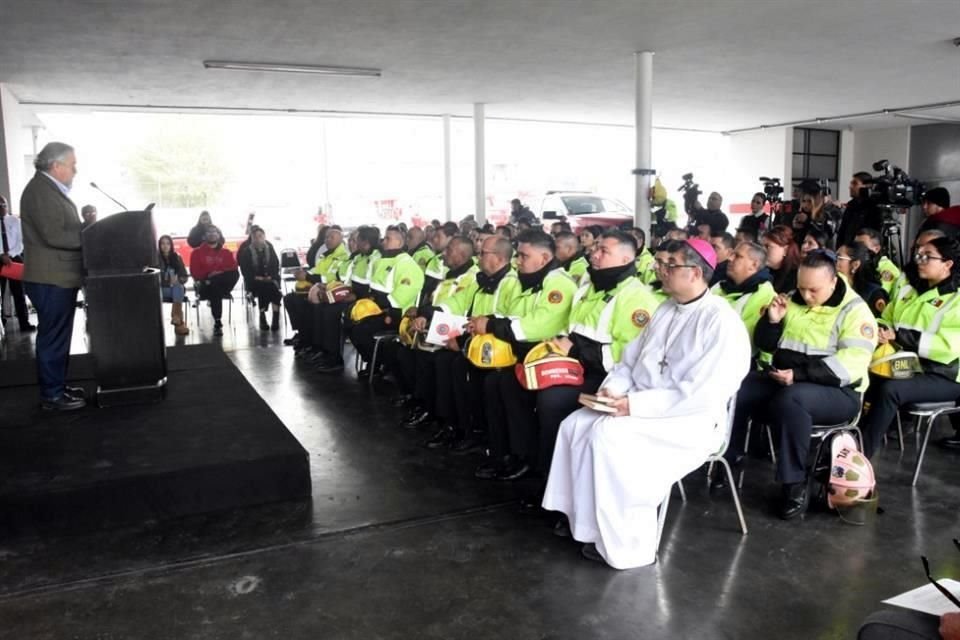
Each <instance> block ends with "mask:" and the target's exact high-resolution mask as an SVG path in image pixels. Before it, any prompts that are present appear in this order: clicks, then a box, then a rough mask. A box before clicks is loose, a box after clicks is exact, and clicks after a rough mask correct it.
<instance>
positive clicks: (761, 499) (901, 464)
mask: <svg viewBox="0 0 960 640" xmlns="http://www.w3.org/2000/svg"><path fill="white" fill-rule="evenodd" d="M203 315H204V316H205V317H204V319H203V322H202V326H201V328H200V330H199V331H197V330H196V328H194V332H193V333H192V334H191V335H190V336H189V337H187V339H186V341H185V342H186V343H187V344H191V343H195V342H201V341H209V340H211V339H212V338H211V329H212V328H211V326H210V322H209V316H208V315H207V312H206V310H203ZM192 319H193V317H191V320H192ZM15 324H16V323H15V322H12V323H9V326H15ZM168 329H169V328H168ZM227 329H228V331H227V335H226V336H224V338H223V339H222V344H223V345H224V349H225V350H227V351H228V353H229V355H230V357H231V358H232V359H233V360H234V362H235V363H236V364H237V366H238V367H239V368H240V369H241V371H243V373H244V374H245V375H246V376H247V378H248V379H249V380H250V382H251V383H252V385H253V386H254V387H255V388H256V389H257V391H258V392H259V393H260V394H261V395H262V396H263V397H264V398H265V399H266V400H267V401H268V402H269V403H270V404H271V406H272V407H273V408H274V410H275V411H276V413H277V414H278V415H279V416H280V418H281V419H282V420H283V421H284V422H285V423H286V424H287V426H288V427H289V428H290V429H291V431H292V432H293V433H294V435H296V436H297V438H298V439H299V440H300V441H301V443H303V445H304V446H305V447H306V448H307V450H308V451H309V452H310V454H311V465H312V477H313V500H312V502H310V503H309V504H280V505H266V506H263V507H258V508H254V509H248V510H244V511H239V512H231V513H218V514H212V515H209V516H203V517H195V518H189V519H184V520H179V521H174V522H166V523H148V524H146V525H144V526H141V527H138V528H131V529H124V530H112V531H105V532H101V533H96V534H86V535H77V536H71V537H60V538H55V539H54V538H46V539H17V540H0V560H2V562H0V621H2V622H0V638H7V637H10V638H38V639H39V638H104V639H106V638H267V637H281V638H494V637H497V638H628V637H630V638H695V637H696V638H772V637H776V638H798V639H800V638H803V639H809V638H818V639H820V638H852V637H854V636H855V633H856V629H857V627H858V625H859V622H860V621H861V620H862V619H863V618H864V617H865V616H866V615H867V614H868V613H870V612H871V611H873V610H875V609H877V608H880V607H881V605H880V601H881V600H882V599H884V598H887V597H889V596H891V595H894V594H897V593H900V592H902V591H905V590H907V589H910V588H913V587H916V586H920V585H922V584H924V582H925V579H924V577H923V571H922V567H921V565H920V560H919V556H920V555H921V554H925V555H927V556H928V558H930V560H931V563H932V566H933V570H934V574H935V575H937V576H940V577H947V576H951V577H956V576H958V575H960V554H958V553H957V552H956V549H955V548H954V547H953V545H952V543H951V538H953V537H955V536H956V535H957V533H958V530H960V527H958V524H960V523H958V517H957V509H956V506H955V505H956V501H955V495H956V494H955V491H954V487H955V486H956V485H957V482H958V480H960V470H958V467H957V464H956V463H957V460H958V458H957V454H955V453H952V452H946V451H942V450H939V449H936V448H931V450H930V452H929V453H928V458H927V461H926V463H925V466H924V475H923V476H922V477H921V481H920V484H919V486H918V487H917V488H916V489H912V488H911V487H910V486H909V480H910V472H911V471H912V466H913V461H914V459H915V455H916V447H915V444H914V443H913V441H912V440H911V441H910V442H909V443H908V445H907V450H906V453H905V454H903V455H902V456H901V455H900V453H899V452H898V451H897V450H896V448H895V447H890V448H888V449H887V450H885V451H884V452H883V453H882V454H881V455H880V456H878V458H877V460H876V461H875V466H876V468H877V472H878V474H879V477H880V487H881V495H882V499H881V504H882V506H883V508H884V510H885V513H883V514H882V515H881V516H879V517H878V519H877V521H876V522H875V523H874V524H873V525H871V526H867V527H852V526H848V525H844V524H842V523H841V521H840V520H839V519H838V518H837V516H835V515H832V514H828V513H822V512H815V513H810V514H808V515H807V516H806V517H805V518H804V519H803V520H802V521H797V522H790V523H785V522H781V521H780V520H777V519H776V518H775V517H774V516H773V515H772V513H771V509H770V506H769V501H770V498H771V497H772V496H773V495H774V494H775V493H776V487H775V486H774V485H773V483H772V467H771V465H770V464H769V462H766V461H763V460H752V461H751V464H750V467H749V470H748V474H747V477H746V481H745V488H744V497H743V499H744V506H745V510H746V517H747V523H748V525H749V526H750V533H749V535H747V536H746V537H743V536H741V535H740V532H739V529H738V525H737V522H736V516H735V513H734V511H733V506H732V503H731V501H730V500H729V497H728V496H726V495H723V496H718V497H713V498H711V497H710V496H709V495H708V492H707V491H706V487H705V474H704V473H703V472H697V473H695V474H692V475H691V476H689V477H688V479H687V481H686V487H687V490H688V494H689V496H688V498H689V499H688V501H687V503H686V504H682V503H681V502H680V499H679V497H675V499H674V501H673V503H672V504H671V507H670V512H669V516H668V518H667V529H666V532H665V534H664V543H663V548H662V554H661V559H660V561H659V562H658V564H656V565H654V566H652V567H647V568H642V569H635V570H632V571H626V572H617V571H614V570H611V569H607V568H605V567H602V566H599V565H596V564H593V563H590V562H588V561H586V560H582V559H581V558H580V557H579V555H578V545H576V544H575V543H573V542H571V541H570V540H564V539H559V538H557V537H555V536H553V535H551V532H550V525H551V524H552V522H551V521H550V519H549V518H546V517H544V516H543V515H540V514H532V515H531V514H525V513H522V512H521V511H520V509H519V507H518V498H519V496H521V495H523V494H524V493H525V492H526V491H529V490H530V489H531V487H532V484H531V483H530V482H527V483H517V484H505V483H491V482H488V481H487V482H484V481H479V480H475V479H474V478H473V475H472V472H473V468H474V467H475V465H476V463H477V459H476V457H472V456H455V455H452V454H450V453H446V452H443V453H441V452H431V451H428V450H426V449H424V448H422V447H421V446H420V442H421V441H422V440H423V439H424V438H425V437H426V436H427V435H428V433H426V432H417V431H414V432H410V431H407V430H404V429H401V428H399V427H398V426H397V420H398V418H399V411H398V410H397V409H394V408H393V407H392V406H391V405H390V403H389V402H388V401H387V400H388V399H389V397H390V396H391V394H392V389H391V386H390V384H389V383H388V382H379V383H378V384H377V385H375V387H374V388H370V387H369V386H368V385H367V384H365V383H361V382H358V381H357V380H355V379H354V377H353V374H352V372H350V373H347V374H344V376H343V377H324V376H321V375H320V374H316V373H314V372H313V371H312V370H310V368H309V367H306V366H303V365H301V364H300V363H298V362H296V361H295V360H294V358H293V353H292V351H291V350H290V349H289V348H284V347H283V346H282V345H281V339H282V334H266V335H265V334H261V333H260V332H259V331H256V330H251V329H249V328H248V327H247V324H246V321H245V318H244V311H243V309H242V307H241V306H240V305H237V307H236V308H235V309H234V318H233V325H232V327H227ZM168 339H169V340H170V344H173V340H174V338H173V335H172V332H170V333H169V334H168ZM181 340H182V339H181ZM31 350H32V346H31V341H30V338H29V337H22V336H19V335H18V334H17V333H16V331H15V330H13V331H11V332H10V333H9V334H8V336H7V341H6V344H5V345H4V346H3V347H2V348H0V356H2V358H4V359H15V358H23V357H30V355H31ZM73 350H74V352H76V353H82V352H84V351H85V350H86V347H85V343H84V340H83V337H82V335H81V333H80V331H79V321H78V331H77V333H76V334H75V340H74V345H73ZM0 366H7V365H6V364H2V365H0Z"/></svg>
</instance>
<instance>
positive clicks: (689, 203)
mask: <svg viewBox="0 0 960 640" xmlns="http://www.w3.org/2000/svg"><path fill="white" fill-rule="evenodd" d="M680 177H681V178H683V184H682V185H680V188H679V189H677V191H683V210H684V211H686V212H687V215H689V214H691V213H693V212H694V211H695V210H696V208H697V199H698V198H699V197H700V194H702V193H703V191H700V185H698V184H697V183H696V182H694V181H693V174H692V173H685V174H683V175H682V176H680Z"/></svg>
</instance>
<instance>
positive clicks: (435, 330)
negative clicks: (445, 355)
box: [427, 311, 467, 347]
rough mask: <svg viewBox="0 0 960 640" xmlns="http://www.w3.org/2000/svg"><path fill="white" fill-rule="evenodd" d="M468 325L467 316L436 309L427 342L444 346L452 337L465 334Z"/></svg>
mask: <svg viewBox="0 0 960 640" xmlns="http://www.w3.org/2000/svg"><path fill="white" fill-rule="evenodd" d="M466 326H467V317H466V316H455V315H453V314H452V313H447V312H446V311H434V312H433V320H431V322H430V330H429V331H427V342H428V343H429V344H435V345H438V346H441V347H442V346H443V345H445V344H447V341H448V340H450V339H451V338H456V337H459V336H460V335H461V334H463V330H464V327H466Z"/></svg>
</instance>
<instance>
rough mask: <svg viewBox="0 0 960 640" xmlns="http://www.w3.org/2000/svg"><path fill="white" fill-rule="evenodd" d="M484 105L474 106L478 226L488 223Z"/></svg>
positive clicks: (474, 152) (474, 157)
mask: <svg viewBox="0 0 960 640" xmlns="http://www.w3.org/2000/svg"><path fill="white" fill-rule="evenodd" d="M483 119H484V113H483V103H482V102H477V103H475V104H474V105H473V163H474V179H473V182H474V192H475V195H474V217H475V218H476V220H477V224H480V225H484V224H486V223H487V177H486V162H487V160H486V149H485V144H486V143H485V139H484V132H483V125H484V122H483Z"/></svg>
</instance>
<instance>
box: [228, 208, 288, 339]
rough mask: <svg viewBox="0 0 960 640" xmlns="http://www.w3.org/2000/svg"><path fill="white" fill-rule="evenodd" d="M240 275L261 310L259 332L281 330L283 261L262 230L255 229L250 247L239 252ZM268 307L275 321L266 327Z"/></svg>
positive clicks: (251, 236)
mask: <svg viewBox="0 0 960 640" xmlns="http://www.w3.org/2000/svg"><path fill="white" fill-rule="evenodd" d="M238 262H239V263H240V273H242V274H243V286H244V287H246V289H247V293H248V295H252V296H254V297H255V298H256V299H257V306H259V307H260V330H261V331H267V330H268V329H269V330H270V331H279V330H280V301H281V300H282V299H283V294H282V293H281V292H280V259H279V258H278V257H277V252H276V251H275V250H274V248H273V245H272V244H270V243H269V242H267V234H266V233H265V232H264V230H263V229H261V228H260V227H256V226H255V227H253V228H252V229H251V233H250V244H249V245H247V246H246V247H244V248H243V249H242V250H241V251H240V252H239V260H238ZM267 305H273V318H272V322H271V323H270V324H267Z"/></svg>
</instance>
